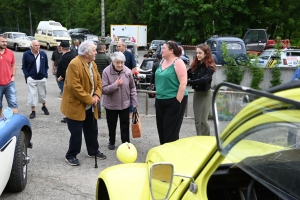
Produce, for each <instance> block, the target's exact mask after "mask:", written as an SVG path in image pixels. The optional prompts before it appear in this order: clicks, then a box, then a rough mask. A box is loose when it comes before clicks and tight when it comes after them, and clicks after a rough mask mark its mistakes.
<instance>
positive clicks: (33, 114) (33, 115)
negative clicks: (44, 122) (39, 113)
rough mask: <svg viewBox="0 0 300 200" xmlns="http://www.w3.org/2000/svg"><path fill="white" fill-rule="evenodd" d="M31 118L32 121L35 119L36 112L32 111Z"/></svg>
mask: <svg viewBox="0 0 300 200" xmlns="http://www.w3.org/2000/svg"><path fill="white" fill-rule="evenodd" d="M29 118H30V119H33V118H35V111H32V112H31V114H30V115H29Z"/></svg>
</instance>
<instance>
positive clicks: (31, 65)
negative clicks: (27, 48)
mask: <svg viewBox="0 0 300 200" xmlns="http://www.w3.org/2000/svg"><path fill="white" fill-rule="evenodd" d="M39 55H40V53H38V55H37V56H36V57H35V59H34V61H33V62H32V63H31V64H30V68H29V70H28V69H27V71H28V73H29V72H30V70H31V69H32V67H33V65H34V63H35V62H36V59H37V58H38V57H39ZM33 56H34V54H33Z"/></svg>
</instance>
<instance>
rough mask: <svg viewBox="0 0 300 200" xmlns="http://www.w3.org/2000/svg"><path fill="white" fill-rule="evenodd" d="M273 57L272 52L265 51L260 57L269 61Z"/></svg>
mask: <svg viewBox="0 0 300 200" xmlns="http://www.w3.org/2000/svg"><path fill="white" fill-rule="evenodd" d="M271 55H272V51H264V52H262V53H261V54H260V55H259V58H260V59H262V60H268V59H269V58H270V56H271Z"/></svg>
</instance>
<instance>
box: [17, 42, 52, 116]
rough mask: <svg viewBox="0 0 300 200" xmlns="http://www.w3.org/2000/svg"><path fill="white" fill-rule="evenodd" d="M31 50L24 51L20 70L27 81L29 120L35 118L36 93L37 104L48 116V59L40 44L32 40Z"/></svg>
mask: <svg viewBox="0 0 300 200" xmlns="http://www.w3.org/2000/svg"><path fill="white" fill-rule="evenodd" d="M30 48H31V50H27V51H25V53H24V54H23V59H22V70H23V73H24V76H25V79H26V80H27V86H28V105H30V106H31V111H32V112H31V114H30V115H29V118H30V119H33V118H35V106H36V104H37V101H36V93H38V100H39V103H42V105H43V107H42V110H43V111H44V113H45V115H49V111H48V109H47V107H46V94H47V78H48V69H49V66H48V57H47V54H46V53H45V52H44V51H40V44H39V42H38V41H37V40H32V41H31V45H30Z"/></svg>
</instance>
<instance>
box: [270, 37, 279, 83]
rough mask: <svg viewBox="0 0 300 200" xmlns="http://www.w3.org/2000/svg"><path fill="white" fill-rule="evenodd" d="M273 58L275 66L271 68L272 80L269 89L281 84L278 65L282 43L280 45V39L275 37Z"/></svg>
mask: <svg viewBox="0 0 300 200" xmlns="http://www.w3.org/2000/svg"><path fill="white" fill-rule="evenodd" d="M275 49H276V50H275V54H274V55H275V56H276V64H275V66H274V67H273V68H272V80H271V81H270V82H271V87H275V86H277V85H280V84H281V79H280V76H281V71H280V68H279V67H278V65H279V64H280V63H281V49H282V43H281V38H280V37H277V38H276V45H275Z"/></svg>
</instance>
